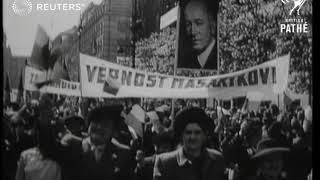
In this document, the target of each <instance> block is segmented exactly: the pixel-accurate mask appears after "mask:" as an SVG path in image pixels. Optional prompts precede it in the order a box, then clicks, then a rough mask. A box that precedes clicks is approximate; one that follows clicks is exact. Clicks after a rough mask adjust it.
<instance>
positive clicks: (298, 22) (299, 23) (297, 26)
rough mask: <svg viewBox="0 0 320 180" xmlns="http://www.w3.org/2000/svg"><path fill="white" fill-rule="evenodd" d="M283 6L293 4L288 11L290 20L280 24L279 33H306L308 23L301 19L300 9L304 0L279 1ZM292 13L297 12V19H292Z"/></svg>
mask: <svg viewBox="0 0 320 180" xmlns="http://www.w3.org/2000/svg"><path fill="white" fill-rule="evenodd" d="M281 2H282V3H283V4H288V3H290V2H293V7H292V9H291V10H290V11H289V15H290V18H287V19H285V22H283V23H281V24H280V32H281V33H308V32H309V30H308V22H307V21H306V20H305V19H303V18H301V16H300V9H301V7H302V6H303V5H304V4H305V2H306V0H281ZM293 12H297V15H298V17H299V18H294V17H292V15H293Z"/></svg>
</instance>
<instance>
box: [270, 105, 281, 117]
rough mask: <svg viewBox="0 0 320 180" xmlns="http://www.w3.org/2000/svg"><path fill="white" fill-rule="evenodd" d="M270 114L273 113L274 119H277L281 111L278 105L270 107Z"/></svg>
mask: <svg viewBox="0 0 320 180" xmlns="http://www.w3.org/2000/svg"><path fill="white" fill-rule="evenodd" d="M270 112H271V115H272V117H277V116H278V115H279V113H280V110H279V108H278V106H277V105H275V104H272V105H271V106H270Z"/></svg>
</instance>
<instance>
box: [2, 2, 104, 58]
mask: <svg viewBox="0 0 320 180" xmlns="http://www.w3.org/2000/svg"><path fill="white" fill-rule="evenodd" d="M14 1H25V0H3V28H4V31H5V33H6V35H7V43H8V44H9V46H10V47H11V51H12V53H13V55H15V56H30V55H31V50H32V47H33V42H34V40H35V35H36V31H37V25H38V24H40V25H41V26H42V27H43V28H44V29H45V30H46V31H47V33H48V34H49V36H50V38H51V39H53V38H54V37H55V36H56V35H58V34H59V33H60V32H63V31H65V30H67V29H69V28H71V27H73V26H74V25H77V24H78V23H79V16H80V11H58V10H56V11H35V4H36V3H72V4H75V3H80V4H84V5H85V6H87V5H88V4H89V3H90V2H94V3H96V4H97V3H100V2H101V1H102V0H29V1H30V2H31V3H32V5H33V7H32V11H31V13H30V14H28V15H26V16H18V15H16V14H14V12H13V10H12V4H13V2H14ZM84 9H85V8H82V11H83V10H84Z"/></svg>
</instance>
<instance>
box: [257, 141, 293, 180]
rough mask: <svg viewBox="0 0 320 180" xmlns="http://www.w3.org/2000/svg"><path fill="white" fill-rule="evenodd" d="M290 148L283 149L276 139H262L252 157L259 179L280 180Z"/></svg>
mask: <svg viewBox="0 0 320 180" xmlns="http://www.w3.org/2000/svg"><path fill="white" fill-rule="evenodd" d="M288 152H289V148H286V147H283V146H282V145H281V144H279V142H277V141H276V140H274V139H270V138H267V139H262V140H261V141H260V142H259V143H258V146H257V152H256V153H255V154H254V155H253V156H252V159H253V160H254V161H255V163H256V167H257V174H256V176H257V177H263V179H265V180H278V179H281V175H282V172H283V168H284V160H285V159H286V153H288Z"/></svg>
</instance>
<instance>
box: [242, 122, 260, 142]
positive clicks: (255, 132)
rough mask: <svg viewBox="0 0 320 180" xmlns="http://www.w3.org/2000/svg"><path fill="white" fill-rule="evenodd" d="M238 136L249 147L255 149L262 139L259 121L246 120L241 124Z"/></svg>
mask: <svg viewBox="0 0 320 180" xmlns="http://www.w3.org/2000/svg"><path fill="white" fill-rule="evenodd" d="M239 134H240V136H242V137H243V139H244V140H245V141H246V142H247V143H248V144H249V146H251V147H256V145H257V144H258V142H259V141H260V140H261V138H262V124H261V123H260V122H259V121H254V120H251V119H247V120H245V121H243V122H242V123H241V126H240V132H239Z"/></svg>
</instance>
